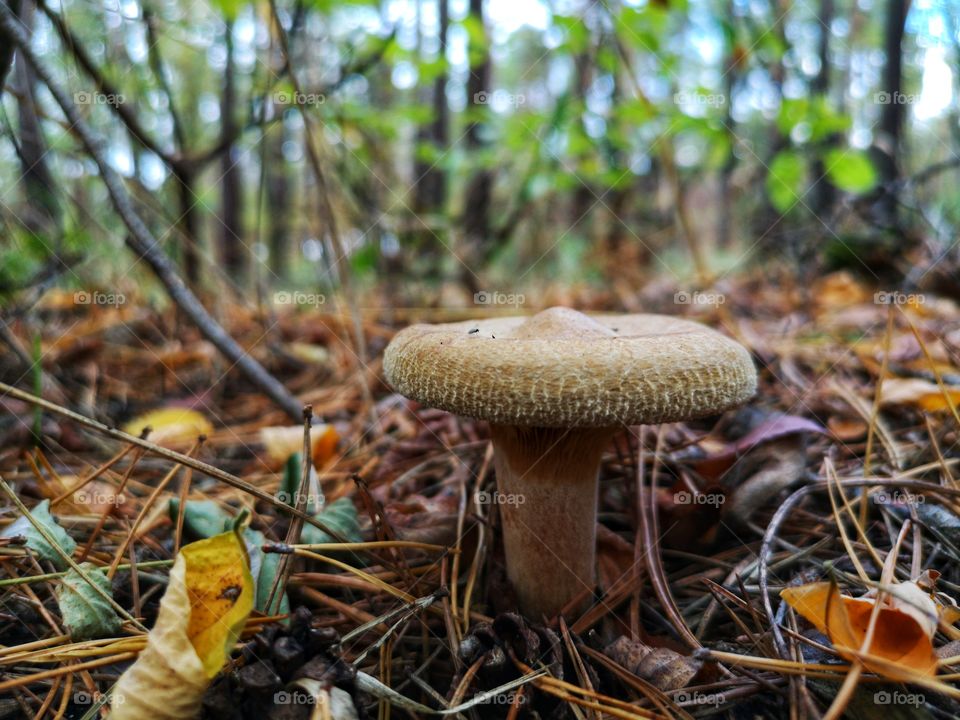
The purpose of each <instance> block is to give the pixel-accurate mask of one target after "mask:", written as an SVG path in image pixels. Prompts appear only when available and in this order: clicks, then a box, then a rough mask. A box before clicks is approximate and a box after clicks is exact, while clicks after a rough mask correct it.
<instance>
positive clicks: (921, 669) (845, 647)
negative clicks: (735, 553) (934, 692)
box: [780, 582, 937, 680]
mask: <svg viewBox="0 0 960 720" xmlns="http://www.w3.org/2000/svg"><path fill="white" fill-rule="evenodd" d="M907 586H912V588H908V587H907ZM913 588H916V583H901V585H898V586H896V587H895V588H894V592H895V594H890V593H885V594H884V596H883V601H882V603H883V604H882V605H881V608H880V611H879V615H878V617H877V621H876V627H875V628H874V634H873V639H872V640H871V643H870V647H869V648H867V650H866V652H867V654H868V657H861V662H863V666H864V667H865V668H866V669H867V670H870V671H871V672H875V673H877V674H878V675H883V676H885V677H888V678H892V679H898V680H909V679H910V678H911V676H914V675H918V674H919V675H926V676H929V677H932V676H934V675H936V673H937V656H936V653H934V651H933V633H934V631H935V630H936V620H935V618H936V615H937V610H936V607H937V606H936V604H935V603H934V602H933V600H931V599H930V596H929V595H928V594H927V593H924V592H923V591H922V590H920V589H919V588H916V591H914V590H913ZM780 597H782V598H783V599H784V600H785V601H786V602H787V603H788V604H789V605H790V606H791V607H792V608H793V609H794V610H796V611H797V612H798V613H800V614H801V615H803V617H805V618H806V619H807V620H809V621H810V622H811V623H813V624H814V626H816V628H817V629H818V630H820V632H822V633H823V634H824V635H826V636H827V637H828V638H830V642H831V643H833V646H834V648H835V649H836V651H837V652H838V653H839V654H840V656H841V657H843V658H846V659H847V660H851V661H852V660H854V659H855V658H856V657H857V653H858V652H859V651H860V648H862V647H863V643H864V640H865V639H866V635H867V628H868V626H869V624H870V615H871V613H872V612H873V608H874V606H875V605H876V602H877V599H876V597H862V598H852V597H848V596H846V595H841V594H840V590H839V588H838V587H837V585H836V583H831V582H819V583H810V584H808V585H801V586H800V587H793V588H786V589H785V590H783V591H782V592H781V593H780ZM926 604H929V607H927V606H926ZM927 610H932V613H933V615H932V617H933V618H934V621H933V623H932V625H931V623H930V622H929V620H928V616H929V614H930V613H928V612H927ZM901 668H902V669H903V670H902V671H901V670H900V669H901Z"/></svg>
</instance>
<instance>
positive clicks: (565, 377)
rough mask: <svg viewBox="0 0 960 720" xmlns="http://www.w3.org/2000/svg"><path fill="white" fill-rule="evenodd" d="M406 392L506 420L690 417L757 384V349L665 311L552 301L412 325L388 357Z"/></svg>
mask: <svg viewBox="0 0 960 720" xmlns="http://www.w3.org/2000/svg"><path fill="white" fill-rule="evenodd" d="M383 370H384V373H385V374H386V377H387V380H388V381H389V382H390V384H391V385H393V387H394V388H395V389H396V390H397V391H398V392H400V393H402V394H404V395H406V396H407V397H410V398H413V399H415V400H418V401H419V402H421V403H423V404H425V405H428V406H431V407H436V408H441V409H443V410H447V411H449V412H453V413H456V414H458V415H463V416H466V417H474V418H478V419H480V420H487V421H489V422H491V423H495V424H500V425H522V426H530V427H613V426H617V425H620V424H626V425H633V424H648V423H661V422H674V421H677V420H686V419H691V418H696V417H703V416H705V415H712V414H714V413H718V412H721V411H723V410H727V409H729V408H731V407H735V406H737V405H740V404H742V403H743V402H744V401H746V400H747V399H749V398H750V397H751V396H752V395H753V394H754V392H755V391H756V386H757V376H756V371H755V369H754V367H753V362H752V361H751V359H750V355H749V353H747V351H746V349H744V348H743V346H741V345H740V344H738V343H737V342H735V341H733V340H731V339H729V338H727V337H724V336H723V335H721V334H720V333H718V332H716V331H714V330H711V329H710V328H707V327H705V326H703V325H700V324H699V323H695V322H691V321H689V320H681V319H678V318H673V317H669V316H666V315H593V316H587V315H584V314H582V313H579V312H577V311H575V310H570V309H568V308H560V307H556V308H550V309H549V310H544V311H543V312H540V313H538V314H537V315H534V316H532V317H509V318H493V319H486V320H475V321H469V322H456V323H446V324H441V325H413V326H411V327H408V328H406V329H405V330H402V331H401V332H399V333H398V334H397V335H396V336H395V337H394V339H393V341H392V342H391V343H390V345H389V346H388V347H387V350H386V352H385V353H384V357H383Z"/></svg>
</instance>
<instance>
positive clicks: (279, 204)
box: [264, 121, 290, 281]
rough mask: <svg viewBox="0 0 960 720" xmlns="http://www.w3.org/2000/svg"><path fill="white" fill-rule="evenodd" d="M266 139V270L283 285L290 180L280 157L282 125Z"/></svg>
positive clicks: (283, 140) (288, 220) (288, 236)
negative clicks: (267, 261) (267, 249)
mask: <svg viewBox="0 0 960 720" xmlns="http://www.w3.org/2000/svg"><path fill="white" fill-rule="evenodd" d="M267 137H268V139H269V140H268V142H267V151H266V158H265V160H266V168H264V172H266V173H267V216H268V218H269V223H270V225H269V228H270V229H269V233H270V234H269V238H268V246H269V251H270V270H271V271H272V272H273V274H274V275H275V276H276V279H278V280H280V281H283V280H284V279H286V277H287V264H288V261H289V254H290V179H289V176H288V172H287V161H286V160H285V159H284V157H283V143H284V142H285V141H286V139H287V130H286V126H285V125H284V123H283V122H282V121H281V122H280V123H279V127H276V128H274V129H273V132H272V133H270V132H268V133H267Z"/></svg>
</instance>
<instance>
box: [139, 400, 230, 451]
mask: <svg viewBox="0 0 960 720" xmlns="http://www.w3.org/2000/svg"><path fill="white" fill-rule="evenodd" d="M148 425H149V426H150V427H151V428H153V430H152V432H151V433H150V436H149V438H148V440H150V442H154V443H156V444H157V445H162V446H164V447H182V446H184V445H189V444H190V443H192V442H194V441H195V440H196V439H197V438H198V437H199V436H200V435H210V434H211V433H212V432H213V425H211V424H210V421H209V420H207V418H205V417H204V416H203V415H201V414H200V413H198V412H197V411H196V410H190V409H189V408H179V407H168V408H160V409H158V410H152V411H150V412H148V413H147V414H146V415H141V416H140V417H138V418H136V419H135V420H131V421H130V422H128V423H127V424H126V425H124V426H123V431H124V432H126V433H129V434H131V435H140V433H141V432H143V429H144V428H145V427H147V426H148Z"/></svg>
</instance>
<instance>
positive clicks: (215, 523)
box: [168, 498, 231, 540]
mask: <svg viewBox="0 0 960 720" xmlns="http://www.w3.org/2000/svg"><path fill="white" fill-rule="evenodd" d="M168 509H169V513H170V519H171V520H173V522H176V521H177V515H178V514H179V512H180V498H170V505H169V508H168ZM230 519H231V515H230V513H228V512H227V511H226V510H224V509H223V508H222V507H221V506H220V505H219V503H216V502H214V501H213V500H187V508H186V510H184V512H183V529H184V531H185V532H186V533H187V535H189V536H190V537H191V538H194V539H196V540H203V539H205V538H210V537H213V536H214V535H219V534H220V533H222V532H223V531H224V530H225V529H226V528H227V527H228V526H229V524H230Z"/></svg>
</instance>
